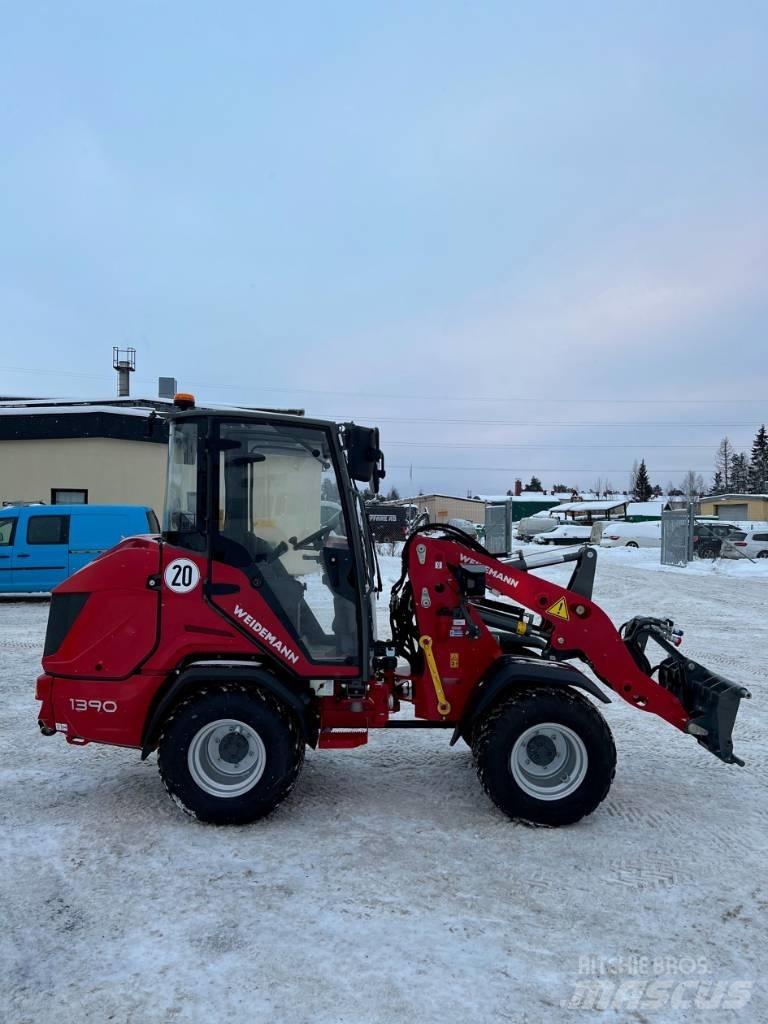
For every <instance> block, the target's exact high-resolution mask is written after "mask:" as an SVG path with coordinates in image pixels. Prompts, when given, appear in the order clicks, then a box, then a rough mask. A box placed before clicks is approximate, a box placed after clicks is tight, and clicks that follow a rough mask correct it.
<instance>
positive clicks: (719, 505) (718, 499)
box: [699, 494, 768, 523]
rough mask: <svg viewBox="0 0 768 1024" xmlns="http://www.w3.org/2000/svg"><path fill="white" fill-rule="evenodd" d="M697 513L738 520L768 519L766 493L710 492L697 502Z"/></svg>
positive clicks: (767, 496) (761, 520)
mask: <svg viewBox="0 0 768 1024" xmlns="http://www.w3.org/2000/svg"><path fill="white" fill-rule="evenodd" d="M699 515H702V516H717V518H718V519H735V520H738V521H748V520H751V521H755V522H760V523H763V522H766V521H768V494H710V495H707V496H706V497H704V498H702V499H701V501H700V503H699Z"/></svg>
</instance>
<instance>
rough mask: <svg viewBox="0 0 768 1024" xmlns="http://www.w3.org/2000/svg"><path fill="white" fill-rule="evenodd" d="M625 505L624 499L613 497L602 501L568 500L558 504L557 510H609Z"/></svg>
mask: <svg viewBox="0 0 768 1024" xmlns="http://www.w3.org/2000/svg"><path fill="white" fill-rule="evenodd" d="M622 505H626V501H625V500H621V501H616V500H614V499H613V498H608V499H604V500H602V501H570V502H567V503H566V504H565V505H558V506H557V511H558V512H610V510H611V509H614V508H621V506H622Z"/></svg>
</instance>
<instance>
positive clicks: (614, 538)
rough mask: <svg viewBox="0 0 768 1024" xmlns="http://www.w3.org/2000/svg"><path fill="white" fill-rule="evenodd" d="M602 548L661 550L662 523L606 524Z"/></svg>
mask: <svg viewBox="0 0 768 1024" xmlns="http://www.w3.org/2000/svg"><path fill="white" fill-rule="evenodd" d="M600 547H602V548H660V547H661V521H660V520H656V521H652V522H648V523H605V525H604V526H603V535H602V537H601V538H600Z"/></svg>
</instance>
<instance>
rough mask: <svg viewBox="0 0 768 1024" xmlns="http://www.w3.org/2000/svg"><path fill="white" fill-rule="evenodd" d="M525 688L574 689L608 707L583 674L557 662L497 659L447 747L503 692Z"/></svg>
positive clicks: (510, 658) (463, 734) (477, 687)
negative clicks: (569, 687) (595, 698)
mask: <svg viewBox="0 0 768 1024" xmlns="http://www.w3.org/2000/svg"><path fill="white" fill-rule="evenodd" d="M522 685H525V686H575V687H577V688H578V689H579V690H586V691H587V693H591V694H592V696H593V697H597V699H598V700H600V701H602V702H603V704H610V703H611V699H610V697H606V695H605V694H604V693H603V691H602V690H601V689H600V688H599V687H598V686H597V685H596V684H595V683H593V682H592V680H591V679H589V678H588V677H587V676H585V675H584V673H583V672H580V671H579V669H577V668H574V666H573V665H567V664H566V663H565V662H560V661H545V660H544V659H543V658H523V657H518V656H517V655H507V656H505V657H502V658H499V659H497V661H495V662H494V664H493V665H492V666H491V669H490V671H489V672H488V675H487V676H486V677H485V679H483V680H482V681H481V682H480V683H478V685H477V686H476V687H475V691H474V693H473V694H472V696H471V697H470V699H469V701H468V702H467V706H466V707H465V708H464V712H463V714H462V716H461V718H460V719H459V721H458V722H457V723H456V728H455V729H454V730H453V735H452V736H451V742H450V746H453V745H454V743H456V741H457V740H458V739H460V738H462V737H463V738H464V739H466V737H467V734H468V731H469V726H470V723H471V722H472V721H473V720H474V719H475V718H477V717H478V716H479V715H482V714H483V713H484V712H485V711H487V710H488V709H489V708H490V707H491V705H492V704H495V703H496V701H497V700H498V699H499V697H501V696H502V694H503V693H505V692H506V691H507V690H512V689H515V688H518V687H520V686H522Z"/></svg>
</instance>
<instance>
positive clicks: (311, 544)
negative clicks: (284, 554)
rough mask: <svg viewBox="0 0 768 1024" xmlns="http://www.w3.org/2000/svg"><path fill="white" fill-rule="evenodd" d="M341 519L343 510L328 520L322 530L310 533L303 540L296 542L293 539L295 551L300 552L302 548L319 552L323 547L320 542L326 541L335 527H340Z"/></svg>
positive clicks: (293, 538)
mask: <svg viewBox="0 0 768 1024" xmlns="http://www.w3.org/2000/svg"><path fill="white" fill-rule="evenodd" d="M340 519H341V509H339V511H338V512H336V513H334V515H332V516H331V518H330V519H329V520H328V522H327V523H326V524H325V526H321V527H320V529H319V530H315V532H314V533H308V534H307V536H306V537H303V538H302V539H301V540H296V538H295V537H291V538H290V540H291V544H292V545H293V550H294V551H299V550H301V549H302V548H310V549H311V550H314V551H319V550H320V548H321V547H322V544H320V543H318V542H319V541H323V540H325V538H326V537H327V536H328V534H329V533H330V532H331V530H333V528H334V527H335V526H338V524H339V520H340Z"/></svg>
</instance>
